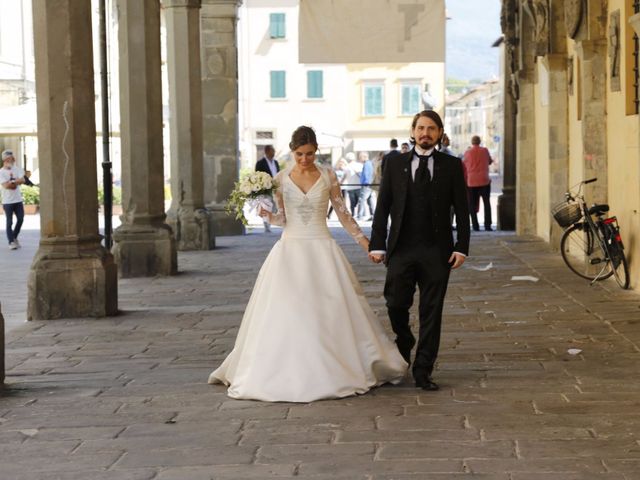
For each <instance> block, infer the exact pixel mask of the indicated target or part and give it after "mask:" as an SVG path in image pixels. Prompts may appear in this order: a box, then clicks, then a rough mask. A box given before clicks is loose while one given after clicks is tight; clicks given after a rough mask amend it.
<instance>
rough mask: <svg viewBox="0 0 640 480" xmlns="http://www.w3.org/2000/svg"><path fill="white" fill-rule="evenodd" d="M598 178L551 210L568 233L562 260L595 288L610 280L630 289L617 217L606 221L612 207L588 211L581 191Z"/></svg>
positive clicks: (568, 194)
mask: <svg viewBox="0 0 640 480" xmlns="http://www.w3.org/2000/svg"><path fill="white" fill-rule="evenodd" d="M596 180H597V178H592V179H590V180H584V181H582V182H580V183H579V184H578V185H577V187H578V190H577V192H576V193H573V192H572V190H574V189H575V188H576V187H572V188H571V189H570V190H569V191H568V192H567V193H565V201H564V202H562V203H560V204H558V205H556V206H555V207H553V209H552V210H551V213H552V214H553V218H555V220H556V221H557V222H558V224H559V225H560V226H561V227H562V228H564V229H565V232H564V234H563V235H562V240H561V241H560V252H561V253H562V258H563V260H564V262H565V263H566V264H567V266H568V267H569V268H570V269H571V271H572V272H573V273H575V274H576V275H579V276H581V277H582V278H586V279H587V280H591V284H592V285H593V284H594V283H595V282H597V281H599V280H605V279H607V278H609V277H611V276H613V277H614V278H615V279H616V282H618V285H620V287H622V288H624V289H627V288H629V264H628V263H627V258H626V257H625V254H624V245H623V244H622V238H621V237H620V227H619V226H618V220H617V218H616V217H605V215H606V213H607V212H608V211H609V205H606V204H601V205H593V206H591V207H587V203H586V202H585V199H584V195H583V194H582V187H583V186H584V185H586V184H588V183H593V182H595V181H596Z"/></svg>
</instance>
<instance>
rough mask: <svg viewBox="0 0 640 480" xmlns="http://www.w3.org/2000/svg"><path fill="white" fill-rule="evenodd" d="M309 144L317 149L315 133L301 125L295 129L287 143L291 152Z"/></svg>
mask: <svg viewBox="0 0 640 480" xmlns="http://www.w3.org/2000/svg"><path fill="white" fill-rule="evenodd" d="M308 144H311V145H313V146H314V147H316V150H317V149H318V140H317V139H316V132H314V131H313V128H311V127H306V126H304V125H302V126H301V127H298V128H296V129H295V131H294V132H293V134H292V135H291V141H290V142H289V148H290V149H291V151H292V152H293V151H294V150H296V149H298V148H300V147H301V146H303V145H308Z"/></svg>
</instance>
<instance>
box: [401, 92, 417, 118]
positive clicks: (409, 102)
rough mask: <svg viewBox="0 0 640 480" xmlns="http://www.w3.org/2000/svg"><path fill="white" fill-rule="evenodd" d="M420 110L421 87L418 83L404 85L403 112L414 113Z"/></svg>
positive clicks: (405, 113)
mask: <svg viewBox="0 0 640 480" xmlns="http://www.w3.org/2000/svg"><path fill="white" fill-rule="evenodd" d="M419 110H420V87H419V86H418V85H403V86H402V114H403V115H413V114H414V113H417V112H418V111H419Z"/></svg>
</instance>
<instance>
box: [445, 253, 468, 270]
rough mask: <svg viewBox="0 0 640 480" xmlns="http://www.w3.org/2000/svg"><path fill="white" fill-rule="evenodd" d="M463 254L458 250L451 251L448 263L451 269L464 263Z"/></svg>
mask: <svg viewBox="0 0 640 480" xmlns="http://www.w3.org/2000/svg"><path fill="white" fill-rule="evenodd" d="M465 258H466V257H465V256H464V255H462V254H461V253H458V252H453V253H452V254H451V256H450V257H449V265H451V270H454V269H456V268H458V267H460V266H462V264H463V263H464V260H465Z"/></svg>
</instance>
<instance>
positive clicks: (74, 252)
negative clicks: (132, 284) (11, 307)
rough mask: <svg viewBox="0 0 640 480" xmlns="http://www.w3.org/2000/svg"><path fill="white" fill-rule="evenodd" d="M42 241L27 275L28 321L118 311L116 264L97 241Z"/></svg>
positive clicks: (101, 314) (114, 313)
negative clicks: (88, 243) (81, 242)
mask: <svg viewBox="0 0 640 480" xmlns="http://www.w3.org/2000/svg"><path fill="white" fill-rule="evenodd" d="M48 243H49V244H48V245H47V244H46V243H44V241H42V240H41V242H40V247H39V249H38V252H37V253H36V256H35V258H34V260H33V264H32V266H31V273H30V274H29V282H28V289H29V301H28V305H27V319H28V320H52V319H56V318H78V317H105V316H109V315H116V314H117V313H118V267H117V266H116V264H115V262H114V261H113V255H111V254H110V253H109V252H107V250H105V249H104V248H103V247H102V246H101V245H100V244H99V243H93V245H81V244H78V243H74V242H73V241H71V242H70V241H64V240H62V241H56V240H55V239H54V240H53V241H49V242H48Z"/></svg>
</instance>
